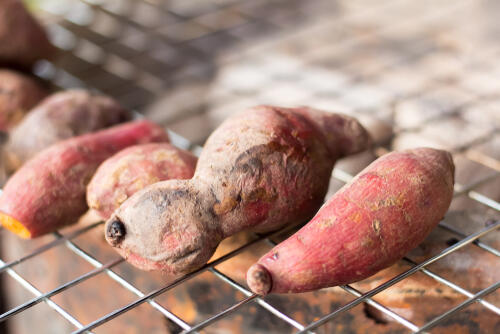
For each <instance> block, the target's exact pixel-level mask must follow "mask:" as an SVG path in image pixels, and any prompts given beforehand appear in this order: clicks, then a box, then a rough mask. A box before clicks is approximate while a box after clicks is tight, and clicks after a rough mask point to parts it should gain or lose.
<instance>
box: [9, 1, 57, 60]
mask: <svg viewBox="0 0 500 334" xmlns="http://www.w3.org/2000/svg"><path fill="white" fill-rule="evenodd" d="M56 50H57V49H56V48H55V47H54V46H53V45H52V44H51V43H50V41H49V39H48V38H47V34H46V33H45V30H44V29H43V27H42V26H41V25H40V24H39V23H38V22H37V21H36V20H35V19H34V18H33V16H31V14H30V13H28V11H27V9H26V7H24V5H23V2H22V1H20V0H2V1H0V65H1V66H9V67H18V68H30V67H31V66H32V65H33V64H34V63H35V62H36V61H37V60H40V59H51V58H53V57H54V55H55V54H56Z"/></svg>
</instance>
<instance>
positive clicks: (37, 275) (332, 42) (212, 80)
mask: <svg viewBox="0 0 500 334" xmlns="http://www.w3.org/2000/svg"><path fill="white" fill-rule="evenodd" d="M37 7H38V8H37V11H36V13H37V14H38V15H39V16H40V18H41V19H42V20H43V21H44V22H45V23H46V25H47V27H48V30H49V33H50V35H51V37H52V39H53V41H54V43H55V44H56V45H57V46H58V47H59V48H60V49H61V53H62V55H61V57H60V59H58V60H57V61H56V62H54V63H50V62H41V63H39V64H38V65H37V67H36V74H37V75H38V76H39V77H41V78H43V79H45V80H47V81H49V82H50V83H51V84H53V85H54V86H55V87H56V88H74V87H87V88H91V89H95V90H98V91H102V92H104V93H107V94H110V95H111V96H113V97H115V98H116V99H117V100H119V101H120V102H121V103H122V104H123V105H124V106H126V107H128V108H130V109H133V110H136V111H137V112H138V113H140V114H141V115H144V116H145V117H148V118H150V119H152V120H154V121H157V122H159V123H161V124H164V125H165V126H166V128H168V131H169V132H170V134H171V137H172V139H173V143H174V144H175V145H177V146H179V147H181V148H185V149H189V150H192V151H193V152H195V153H197V154H199V152H200V150H201V145H202V144H203V142H204V140H205V139H206V138H207V136H208V135H209V134H210V132H211V131H212V130H213V129H214V128H215V127H216V126H217V125H218V124H220V122H222V120H224V119H225V118H226V117H227V116H228V115H230V114H231V113H233V112H236V111H238V110H241V109H242V108H245V107H248V106H252V105H255V104H266V103H269V104H278V105H284V106H296V105H310V106H312V107H316V108H320V109H325V110H332V111H339V112H344V113H348V114H352V115H354V116H356V117H358V118H359V119H360V120H361V122H362V123H363V124H365V125H366V127H367V128H368V129H369V130H370V132H371V133H372V134H373V136H374V138H375V141H376V145H375V148H374V149H373V150H371V151H370V152H365V153H362V154H359V155H358V156H355V157H353V158H349V159H345V160H344V161H342V162H339V163H338V164H337V166H336V167H335V169H334V172H333V175H332V180H331V183H330V192H329V195H331V194H332V193H334V192H335V191H336V190H337V189H339V188H340V187H341V186H342V185H343V184H344V183H345V182H348V181H349V180H350V179H351V178H352V177H353V176H354V175H355V174H356V173H357V172H359V171H360V170H361V169H362V168H364V167H365V166H366V165H367V164H368V163H369V162H370V161H372V160H373V159H375V158H376V157H377V156H380V155H382V154H384V153H386V152H388V151H390V150H393V149H403V148H409V147H415V146H434V147H440V148H446V149H448V150H450V151H451V152H452V153H453V156H454V160H455V163H456V165H457V172H456V185H455V197H454V200H453V202H452V205H451V208H450V211H449V213H448V214H447V216H446V217H445V218H444V219H443V221H442V222H440V224H439V226H438V227H437V228H436V229H435V231H433V233H432V234H431V236H430V237H429V238H428V240H426V241H425V242H424V243H423V245H421V246H420V247H419V248H417V249H416V250H414V251H412V252H411V253H410V254H408V255H407V257H405V258H404V259H402V260H401V261H399V262H398V264H396V265H395V266H393V267H391V268H389V269H386V270H384V271H383V272H382V273H379V274H377V275H375V277H374V278H369V279H367V280H365V281H363V282H360V283H356V284H352V285H346V286H341V287H335V288H331V289H324V290H321V291H318V292H313V293H306V294H302V295H299V296H297V295H282V296H267V297H264V298H262V297H259V296H256V295H255V294H253V293H251V292H250V290H249V289H248V287H247V286H246V284H245V283H244V280H243V279H242V273H244V271H245V270H246V268H247V267H245V268H239V267H238V264H239V263H240V264H241V263H248V258H251V257H252V256H254V257H258V256H259V255H261V254H264V252H265V251H266V250H269V249H270V247H272V246H273V245H275V244H276V243H277V242H279V241H280V240H282V239H283V238H284V237H285V236H286V235H288V234H289V233H291V231H290V230H286V229H285V230H283V231H277V232H274V233H270V234H266V235H257V234H246V235H243V236H239V237H238V238H237V239H236V240H234V241H233V242H232V243H230V244H228V245H227V247H224V248H223V249H220V250H218V252H217V253H216V255H215V256H214V258H213V259H212V260H211V262H209V263H208V264H207V265H206V266H204V267H203V268H201V269H199V270H197V271H195V272H193V273H190V274H188V275H186V276H183V277H177V278H167V277H162V276H161V275H159V274H156V273H145V272H140V271H138V270H136V269H134V268H132V267H131V266H130V265H128V264H127V263H125V262H124V261H123V259H121V258H120V257H119V256H118V254H116V253H115V252H114V251H113V250H112V249H110V247H106V245H104V242H103V240H102V228H103V227H102V222H99V221H97V220H95V219H94V218H93V217H92V216H91V215H89V216H87V217H85V218H84V219H82V221H81V222H80V223H79V224H77V225H74V226H70V227H68V228H65V229H63V230H61V231H58V232H55V233H53V234H52V235H49V236H45V237H42V238H40V239H37V240H30V241H22V240H18V239H17V238H16V237H14V236H12V235H10V234H9V233H8V232H7V231H4V230H0V237H1V238H2V254H1V256H0V259H1V260H0V279H1V280H2V284H3V289H4V290H3V292H2V296H5V297H6V301H5V305H4V309H3V310H1V313H2V314H1V315H0V320H1V321H2V323H3V324H4V325H5V324H7V327H3V330H9V331H11V332H12V333H29V332H34V331H37V332H46V333H49V332H50V333H59V332H74V333H85V332H95V333H105V332H118V331H124V330H130V331H132V332H136V331H143V332H147V333H153V332H155V333H156V332H158V333H163V332H167V333H168V332H171V333H179V332H184V333H196V332H205V333H232V332H240V333H250V332H255V333H295V332H298V333H333V332H340V333H354V332H358V333H406V332H409V333H411V332H415V333H421V332H422V333H423V332H431V333H448V332H455V333H462V332H463V333H494V332H499V331H500V294H499V291H498V289H499V288H500V261H499V257H500V242H499V234H498V233H499V232H498V230H499V228H500V203H499V202H500V132H499V131H498V130H499V128H500V63H498V61H497V59H498V56H500V44H499V43H498V40H497V36H498V32H499V31H498V27H496V24H495V23H496V22H497V20H498V18H497V16H496V15H495V14H496V13H497V12H498V9H499V8H498V7H499V6H498V5H497V4H496V3H494V2H492V1H480V2H475V1H472V0H459V1H440V2H434V1H418V2H415V1H410V0H383V1H378V2H377V5H376V6H375V5H373V4H371V3H370V2H369V1H362V0H355V1H344V0H337V1H328V0H314V1H298V0H291V1H290V0H288V1H287V0H272V1H263V0H259V1H257V0H255V1H242V0H205V1H182V0H171V1H160V0H120V1H118V0H114V1H105V0H71V1H64V2H61V1H56V0H42V1H38V2H37ZM138 117H139V116H138ZM141 117H142V116H141ZM415 287H418V288H415ZM1 330H2V329H0V331H1Z"/></svg>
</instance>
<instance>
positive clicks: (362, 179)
mask: <svg viewBox="0 0 500 334" xmlns="http://www.w3.org/2000/svg"><path fill="white" fill-rule="evenodd" d="M453 182H454V165H453V161H452V159H451V155H450V154H449V153H447V152H445V151H440V150H435V149H430V148H420V149H414V150H409V151H403V152H392V153H389V154H387V155H385V156H383V157H381V158H379V159H377V160H376V161H375V162H373V163H372V164H370V165H369V166H368V167H366V168H365V169H364V170H363V171H362V172H361V173H360V174H358V175H357V176H356V177H355V178H354V179H353V180H352V181H351V182H349V183H348V184H346V185H345V186H344V187H343V188H342V189H340V190H339V191H338V192H337V193H336V194H335V195H334V196H333V197H331V198H330V199H329V200H328V201H327V202H326V203H325V204H324V205H323V206H322V207H321V209H320V210H319V212H318V213H317V214H316V216H315V217H314V218H313V219H312V220H311V221H310V222H309V223H308V224H307V225H306V226H304V227H303V228H302V229H300V230H299V231H298V232H297V233H295V234H294V235H292V236H291V237H290V238H288V239H287V240H285V241H284V242H282V243H280V244H279V245H277V246H276V247H274V248H273V249H272V250H271V251H269V252H268V253H267V254H266V255H264V256H263V257H261V258H260V260H259V261H258V262H257V263H256V264H254V265H253V266H252V267H250V269H249V271H248V273H247V282H248V285H249V286H250V288H251V289H252V291H254V292H255V293H258V294H262V295H265V294H267V293H290V292H306V291H312V290H316V289H321V288H326V287H331V286H337V285H343V284H348V283H352V282H356V281H360V280H362V279H365V278H367V277H369V276H371V275H373V274H375V273H376V272H378V271H379V270H381V269H383V268H386V267H388V266H390V265H392V264H394V263H395V262H396V261H397V260H399V259H401V258H402V257H403V256H404V255H405V254H406V253H407V252H409V251H410V250H411V249H413V248H415V247H416V246H417V245H418V244H419V243H421V242H422V241H423V240H424V239H425V237H426V236H427V235H428V234H429V233H430V232H431V230H432V229H433V228H434V227H435V226H436V225H437V223H438V222H439V221H440V220H441V219H442V218H443V216H444V214H445V213H446V210H448V207H449V205H450V202H451V199H452V197H453Z"/></svg>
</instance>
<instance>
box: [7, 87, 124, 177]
mask: <svg viewBox="0 0 500 334" xmlns="http://www.w3.org/2000/svg"><path fill="white" fill-rule="evenodd" d="M130 119H131V114H130V113H129V112H128V111H127V110H125V109H124V108H122V107H121V106H120V105H119V104H118V102H116V101H115V100H113V99H112V98H110V97H107V96H104V95H100V94H94V93H91V92H89V91H87V90H83V89H78V90H76V89H75V90H68V91H64V92H59V93H55V94H53V95H51V96H49V97H48V98H46V99H45V100H43V101H42V102H41V103H40V104H39V105H37V106H36V107H35V108H34V109H33V110H32V111H31V112H30V113H29V114H28V115H27V116H26V117H25V118H24V119H23V121H22V122H21V123H20V124H19V125H18V126H17V127H15V128H14V129H13V130H12V131H11V133H10V137H9V141H8V143H7V146H6V151H7V154H6V155H7V160H8V161H7V163H8V166H9V167H10V169H11V170H15V169H17V168H19V167H20V166H21V165H22V164H23V163H24V162H26V161H27V160H29V159H30V158H32V157H33V156H34V155H35V154H37V153H38V152H40V151H41V150H43V149H45V148H47V147H49V146H50V145H52V144H55V143H57V142H59V141H61V140H64V139H68V138H71V137H75V136H79V135H83V134H85V133H89V132H94V131H97V130H101V129H104V128H107V127H110V126H113V125H116V124H119V123H122V122H126V121H128V120H130ZM27 134H29V135H27Z"/></svg>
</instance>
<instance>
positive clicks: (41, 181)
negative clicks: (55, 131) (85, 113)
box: [0, 121, 168, 238]
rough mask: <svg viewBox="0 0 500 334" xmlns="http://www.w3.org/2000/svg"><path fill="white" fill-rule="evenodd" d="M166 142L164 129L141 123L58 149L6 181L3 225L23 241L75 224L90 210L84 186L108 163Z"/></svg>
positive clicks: (0, 198) (1, 198)
mask: <svg viewBox="0 0 500 334" xmlns="http://www.w3.org/2000/svg"><path fill="white" fill-rule="evenodd" d="M166 141H168V136H167V134H166V132H165V131H164V129H163V128H161V127H160V126H158V125H156V124H154V123H151V122H149V121H137V122H130V123H127V124H123V125H118V126H115V127H112V128H110V129H105V130H101V131H98V132H94V133H91V134H86V135H82V136H79V137H75V138H71V139H67V140H65V141H63V142H60V143H58V144H55V145H53V146H51V147H49V148H47V149H45V150H43V151H42V152H40V153H39V154H37V155H36V156H35V157H34V158H33V159H31V160H30V161H28V162H27V163H26V164H25V165H24V166H23V167H21V168H20V169H19V170H18V171H17V172H16V173H15V174H14V175H13V176H12V177H11V178H10V179H9V180H8V181H7V184H6V185H5V187H4V189H3V192H2V194H1V195H0V222H1V223H2V225H3V227H4V228H6V229H8V230H10V231H12V232H14V233H16V234H17V235H19V236H21V237H23V238H35V237H37V236H40V235H43V234H45V233H49V232H52V231H54V230H56V229H57V228H59V227H61V226H64V225H67V224H72V223H75V222H76V220H77V218H78V217H79V216H81V215H82V214H83V213H85V211H87V209H88V208H87V202H86V200H85V192H86V187H87V184H88V182H89V181H90V179H91V177H92V175H93V174H94V172H95V171H96V169H97V167H98V166H99V165H100V164H101V163H102V162H103V161H104V160H106V159H107V158H109V157H110V156H112V155H113V154H115V153H116V152H118V151H120V150H122V149H124V148H126V147H128V146H132V145H137V144H145V143H150V142H166Z"/></svg>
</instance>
